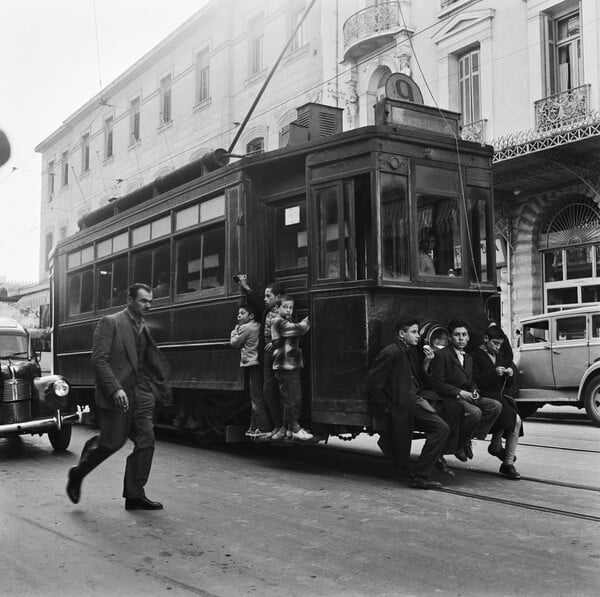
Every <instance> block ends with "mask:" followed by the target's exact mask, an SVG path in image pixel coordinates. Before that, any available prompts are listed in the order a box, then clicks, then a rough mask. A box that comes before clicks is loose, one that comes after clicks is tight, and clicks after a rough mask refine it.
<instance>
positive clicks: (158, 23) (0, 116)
mask: <svg viewBox="0 0 600 597" xmlns="http://www.w3.org/2000/svg"><path fill="white" fill-rule="evenodd" d="M206 1H207V0H169V1H168V2H164V0H0V77H1V81H2V82H1V83H0V130H3V131H4V132H5V133H6V135H7V136H8V138H9V141H10V144H11V158H10V160H9V161H8V162H7V163H6V164H5V165H4V166H2V167H0V281H2V280H6V281H22V282H37V281H38V277H39V274H38V269H39V268H38V260H39V229H40V221H39V220H40V217H39V214H40V194H41V156H40V154H38V153H35V151H34V147H35V146H36V145H37V144H38V143H40V141H42V140H43V139H45V138H46V137H47V136H48V135H50V134H51V133H52V132H54V131H55V130H56V129H57V128H59V126H60V125H61V123H62V122H63V121H64V120H65V119H66V118H67V117H68V116H70V115H71V114H72V113H73V112H75V111H76V110H77V109H78V108H79V107H80V106H82V105H83V104H84V103H85V102H86V101H87V100H89V99H90V98H91V97H92V96H94V95H95V94H96V93H98V92H99V91H100V90H101V89H102V88H103V87H106V85H108V84H109V83H110V82H111V81H112V80H114V79H115V78H116V77H117V76H119V75H120V74H121V73H122V72H123V71H125V70H126V69H127V68H128V67H129V66H131V65H132V64H133V63H134V62H135V61H136V60H138V59H139V58H141V57H142V56H143V55H144V54H146V53H147V52H148V51H149V50H150V49H152V48H153V47H154V46H155V45H156V44H157V43H159V42H160V41H161V40H162V39H164V38H165V37H166V36H167V35H168V34H169V33H171V32H172V31H173V30H174V29H176V28H177V27H178V26H179V25H181V24H182V23H183V22H184V21H185V20H186V19H188V18H189V17H190V16H192V15H193V14H194V13H195V12H196V11H197V10H199V9H200V8H201V7H202V6H203V5H204V4H206Z"/></svg>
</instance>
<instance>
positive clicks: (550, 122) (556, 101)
mask: <svg viewBox="0 0 600 597" xmlns="http://www.w3.org/2000/svg"><path fill="white" fill-rule="evenodd" d="M589 97H590V85H581V86H580V87H575V88H573V89H569V90H568V91H563V92H562V93H557V94H555V95H550V96H548V97H545V98H544V99H541V100H538V101H537V102H535V126H536V128H537V129H538V130H539V131H541V132H547V131H553V130H558V129H561V128H563V127H565V126H569V125H570V124H573V123H576V122H577V121H580V120H582V119H584V118H585V117H586V116H587V114H588V112H589V105H590V99H589Z"/></svg>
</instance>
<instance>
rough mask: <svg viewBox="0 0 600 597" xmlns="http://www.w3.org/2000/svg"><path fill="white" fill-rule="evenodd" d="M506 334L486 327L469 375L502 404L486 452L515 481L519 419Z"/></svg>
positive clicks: (520, 432) (500, 330)
mask: <svg viewBox="0 0 600 597" xmlns="http://www.w3.org/2000/svg"><path fill="white" fill-rule="evenodd" d="M506 344H508V339H507V337H506V334H504V332H503V331H502V329H501V328H499V327H498V326H490V327H488V329H487V331H486V333H485V335H484V337H483V343H482V344H481V346H479V347H478V348H476V349H475V350H474V351H473V352H472V353H471V356H472V357H473V376H474V378H475V381H476V382H477V385H478V386H479V387H480V388H481V390H482V391H483V392H485V394H486V395H487V396H489V397H490V398H493V399H494V400H497V401H498V402H500V404H501V405H502V411H501V412H500V416H499V417H498V418H497V419H496V421H495V423H494V426H493V427H492V428H491V432H492V439H491V441H490V445H489V446H488V452H489V453H490V454H491V455H492V456H495V457H496V458H498V459H499V460H500V461H501V462H502V464H501V465H500V474H501V475H504V476H505V477H508V478H509V479H512V480H515V481H516V480H518V479H520V478H521V475H520V474H519V473H518V472H517V470H516V469H515V466H514V462H515V460H516V459H517V457H516V455H515V453H516V451H517V445H518V443H519V436H520V435H523V427H522V425H521V418H520V417H519V411H518V410H517V404H516V402H515V395H516V393H517V392H518V386H517V384H516V382H515V371H514V368H513V367H514V366H513V363H512V350H510V345H509V346H508V347H507V346H506ZM502 437H504V438H505V439H506V447H504V448H503V447H502Z"/></svg>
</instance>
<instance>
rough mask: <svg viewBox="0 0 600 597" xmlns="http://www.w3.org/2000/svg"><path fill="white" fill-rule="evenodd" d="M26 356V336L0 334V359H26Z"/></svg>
mask: <svg viewBox="0 0 600 597" xmlns="http://www.w3.org/2000/svg"><path fill="white" fill-rule="evenodd" d="M27 356H28V353H27V336H24V335H23V336H21V335H16V334H6V335H4V334H0V358H2V359H6V358H8V357H13V358H23V359H26V358H27Z"/></svg>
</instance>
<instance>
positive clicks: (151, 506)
mask: <svg viewBox="0 0 600 597" xmlns="http://www.w3.org/2000/svg"><path fill="white" fill-rule="evenodd" d="M162 509H163V505H162V504H161V503H160V502H153V501H152V500H149V499H148V498H147V497H146V496H144V497H141V498H130V499H126V500H125V510H162Z"/></svg>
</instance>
